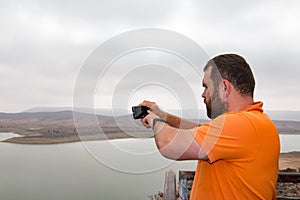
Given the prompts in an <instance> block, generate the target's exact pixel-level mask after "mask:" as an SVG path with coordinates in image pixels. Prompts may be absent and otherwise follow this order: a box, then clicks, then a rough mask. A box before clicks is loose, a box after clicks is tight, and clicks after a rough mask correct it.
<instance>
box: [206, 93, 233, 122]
mask: <svg viewBox="0 0 300 200" xmlns="http://www.w3.org/2000/svg"><path fill="white" fill-rule="evenodd" d="M204 103H205V105H206V114H207V116H208V117H209V118H210V119H215V118H216V117H218V116H219V115H222V114H224V113H225V112H226V107H227V104H226V102H225V101H223V100H222V99H221V97H220V95H219V92H218V91H215V92H214V93H213V94H212V95H211V97H209V98H207V99H205V102H204Z"/></svg>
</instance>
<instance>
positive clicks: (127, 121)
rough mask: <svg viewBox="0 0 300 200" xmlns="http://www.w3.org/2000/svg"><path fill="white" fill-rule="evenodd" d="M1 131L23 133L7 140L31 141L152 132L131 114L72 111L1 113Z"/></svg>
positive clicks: (61, 140) (39, 141)
mask: <svg viewBox="0 0 300 200" xmlns="http://www.w3.org/2000/svg"><path fill="white" fill-rule="evenodd" d="M73 114H74V115H75V116H76V118H75V119H76V120H74V119H73ZM99 127H100V128H99ZM78 130H79V131H78ZM0 132H14V133H18V134H20V135H22V136H23V137H18V138H11V139H8V140H7V142H15V143H30V144H33V143H35V144H43V143H44V144H48V143H61V142H74V141H80V140H98V139H115V138H128V137H149V136H151V131H150V130H146V129H145V128H144V127H143V126H142V125H141V123H140V122H139V120H133V119H132V117H131V116H130V115H126V116H118V117H112V116H103V115H93V114H88V113H76V112H74V113H73V112H72V111H59V112H32V113H30V112H22V113H0ZM128 133H130V134H128ZM0 134H1V133H0Z"/></svg>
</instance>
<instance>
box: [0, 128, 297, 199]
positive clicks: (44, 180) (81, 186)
mask: <svg viewBox="0 0 300 200" xmlns="http://www.w3.org/2000/svg"><path fill="white" fill-rule="evenodd" d="M2 134H3V133H0V136H1V137H2V136H3V135H2ZM7 134H8V135H7ZM7 134H6V138H7V136H9V133H7ZM280 138H281V142H282V145H281V148H282V152H287V151H292V150H298V151H300V145H299V139H300V135H280ZM1 139H2V138H0V140H1ZM110 157H114V158H113V159H110ZM0 158H1V165H0V170H1V175H0V199H5V200H16V199H22V200H35V199H36V200H41V199H43V200H54V199H55V200H57V199H59V200H60V199H62V200H77V199H78V200H82V199H87V200H93V199H95V200H96V199H97V200H99V199H105V200H106V199H149V195H153V194H156V193H157V192H158V191H162V190H163V184H164V174H165V172H166V171H167V170H168V169H174V170H175V171H176V172H178V170H179V169H180V170H195V168H196V162H195V161H181V162H173V161H169V160H167V159H165V158H163V157H162V156H160V154H159V153H158V152H157V150H156V146H155V143H154V141H153V139H122V140H113V141H91V142H78V143H66V144H52V145H21V144H10V143H1V142H0ZM133 172H135V173H133ZM136 172H137V173H136Z"/></svg>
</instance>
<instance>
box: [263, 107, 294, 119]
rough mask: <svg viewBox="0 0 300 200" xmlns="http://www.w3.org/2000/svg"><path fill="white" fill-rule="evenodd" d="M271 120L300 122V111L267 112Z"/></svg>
mask: <svg viewBox="0 0 300 200" xmlns="http://www.w3.org/2000/svg"><path fill="white" fill-rule="evenodd" d="M265 112H266V113H267V114H268V115H269V116H270V118H271V119H273V120H281V121H300V111H290V110H266V111H265Z"/></svg>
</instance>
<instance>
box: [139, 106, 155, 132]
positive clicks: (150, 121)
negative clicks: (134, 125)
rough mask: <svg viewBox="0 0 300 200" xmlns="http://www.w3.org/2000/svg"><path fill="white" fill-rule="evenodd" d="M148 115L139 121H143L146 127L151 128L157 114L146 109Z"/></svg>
mask: <svg viewBox="0 0 300 200" xmlns="http://www.w3.org/2000/svg"><path fill="white" fill-rule="evenodd" d="M148 113H149V114H148V115H146V117H144V118H143V119H141V122H142V123H143V125H144V126H145V127H146V128H153V120H154V119H155V118H159V116H157V115H156V114H154V113H153V112H151V111H150V110H148Z"/></svg>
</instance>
